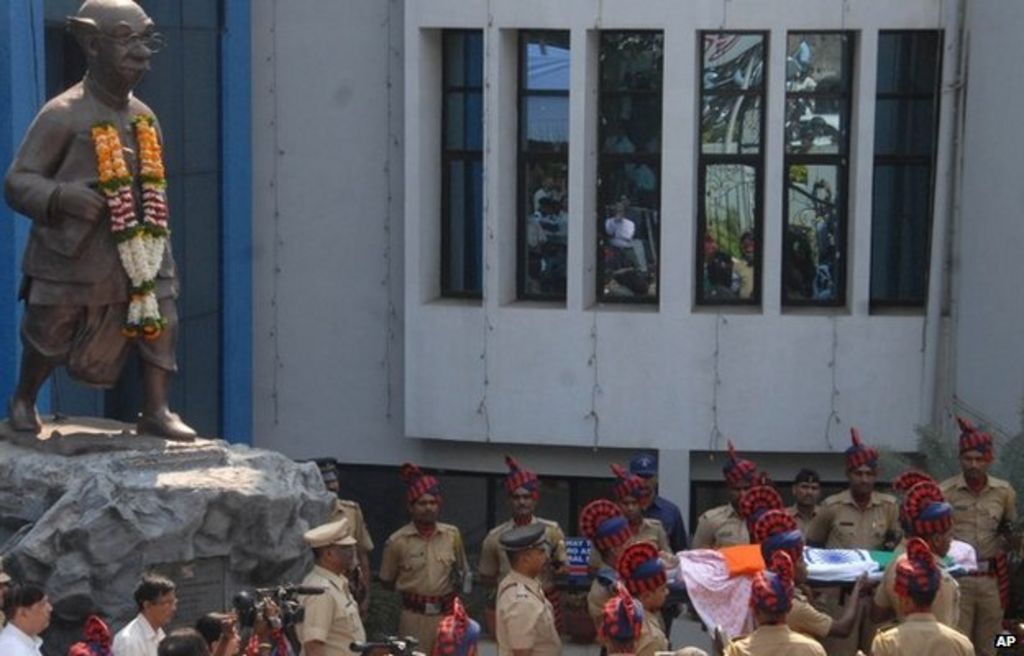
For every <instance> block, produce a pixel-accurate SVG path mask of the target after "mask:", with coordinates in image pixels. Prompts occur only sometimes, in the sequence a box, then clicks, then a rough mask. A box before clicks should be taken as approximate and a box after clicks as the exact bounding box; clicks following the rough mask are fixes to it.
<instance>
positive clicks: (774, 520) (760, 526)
mask: <svg viewBox="0 0 1024 656" xmlns="http://www.w3.org/2000/svg"><path fill="white" fill-rule="evenodd" d="M750 538H751V540H753V542H754V544H760V545H761V557H762V558H764V562H766V563H770V562H772V556H774V555H775V552H776V551H785V552H786V553H787V554H789V557H790V559H791V560H792V561H793V563H797V562H799V561H800V560H803V557H804V535H803V533H801V532H800V529H799V527H798V526H797V523H796V520H795V519H793V517H792V516H791V515H790V514H789V513H787V512H786V511H785V510H767V511H765V512H764V513H762V514H761V516H760V517H758V519H757V521H756V522H754V528H753V530H751V532H750Z"/></svg>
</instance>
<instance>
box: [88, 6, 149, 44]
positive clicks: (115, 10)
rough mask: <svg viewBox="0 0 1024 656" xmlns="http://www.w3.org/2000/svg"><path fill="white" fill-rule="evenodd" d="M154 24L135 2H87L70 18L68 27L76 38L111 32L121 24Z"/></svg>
mask: <svg viewBox="0 0 1024 656" xmlns="http://www.w3.org/2000/svg"><path fill="white" fill-rule="evenodd" d="M152 22H153V21H152V20H151V19H150V18H149V16H148V15H147V14H146V12H145V10H143V9H142V7H140V6H139V5H138V4H136V3H135V2H134V1H133V0H85V2H83V3H82V6H81V7H79V8H78V13H77V14H75V15H74V16H68V25H69V26H70V27H71V29H72V31H74V32H75V34H76V36H81V32H83V31H88V32H91V31H93V30H101V31H102V30H109V29H110V28H112V27H114V26H116V25H117V24H119V23H126V24H127V25H129V26H134V25H138V24H140V23H146V24H152Z"/></svg>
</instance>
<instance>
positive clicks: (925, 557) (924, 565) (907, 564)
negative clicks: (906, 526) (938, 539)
mask: <svg viewBox="0 0 1024 656" xmlns="http://www.w3.org/2000/svg"><path fill="white" fill-rule="evenodd" d="M941 579H942V575H941V574H940V573H939V568H938V566H937V565H936V564H935V557H934V556H932V550H931V549H929V548H928V545H927V544H926V543H925V541H924V540H922V539H921V538H910V540H908V541H907V552H906V554H904V556H903V557H901V558H900V559H899V560H898V561H897V562H896V582H895V589H896V594H898V595H899V596H901V597H913V596H924V597H927V596H930V595H934V594H935V593H936V592H937V591H938V589H939V583H940V582H941Z"/></svg>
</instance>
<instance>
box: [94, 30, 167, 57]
mask: <svg viewBox="0 0 1024 656" xmlns="http://www.w3.org/2000/svg"><path fill="white" fill-rule="evenodd" d="M103 36H104V37H106V38H108V39H110V40H111V41H113V42H114V43H116V44H118V45H119V46H121V47H123V48H126V49H128V50H131V49H133V48H135V47H136V46H138V45H144V46H146V48H147V49H148V50H149V51H150V52H152V53H154V54H155V53H158V52H160V51H161V50H163V49H164V46H165V45H167V41H166V40H165V39H164V35H163V34H161V33H160V32H155V31H154V32H142V33H141V34H118V35H114V34H107V33H106V32H104V33H103Z"/></svg>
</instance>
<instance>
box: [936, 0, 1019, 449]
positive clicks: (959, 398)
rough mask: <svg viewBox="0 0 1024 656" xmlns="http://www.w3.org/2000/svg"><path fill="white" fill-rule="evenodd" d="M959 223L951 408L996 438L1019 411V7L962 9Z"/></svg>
mask: <svg viewBox="0 0 1024 656" xmlns="http://www.w3.org/2000/svg"><path fill="white" fill-rule="evenodd" d="M969 7H970V13H969V14H968V21H967V25H968V28H969V31H970V37H969V39H970V61H969V73H968V75H969V77H968V85H967V112H966V117H967V118H966V130H965V136H964V143H965V149H964V178H963V206H962V210H961V211H962V214H961V216H960V217H959V220H958V222H957V234H956V244H957V248H956V250H955V259H954V263H953V266H954V276H955V280H956V286H955V288H954V298H953V316H954V321H955V341H954V347H955V357H954V364H955V367H956V375H955V389H954V394H955V395H956V397H955V398H956V402H957V403H958V404H959V405H960V406H961V407H962V408H963V409H965V410H967V411H968V412H970V413H972V414H974V415H976V416H977V417H978V418H980V419H981V420H982V421H984V422H986V423H987V424H989V425H990V426H991V427H992V428H994V429H995V430H998V431H1000V432H1002V433H1004V434H1007V433H1008V434H1014V433H1016V432H1017V431H1018V430H1020V421H1021V419H1020V412H1021V406H1022V403H1024V286H1022V285H1021V284H1020V281H1021V279H1022V277H1024V257H1022V254H1021V244H1024V217H1022V215H1024V187H1022V185H1021V175H1020V167H1021V153H1022V152H1024V137H1022V136H1021V133H1020V130H1019V129H1018V127H1017V124H1018V123H1019V120H1018V119H1017V115H1018V113H1019V108H1020V107H1021V106H1022V105H1024V77H1022V76H1021V74H1020V62H1021V58H1022V56H1024V46H1022V44H1021V34H1024V3H1019V2H997V1H995V0H985V1H982V2H972V3H969Z"/></svg>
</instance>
